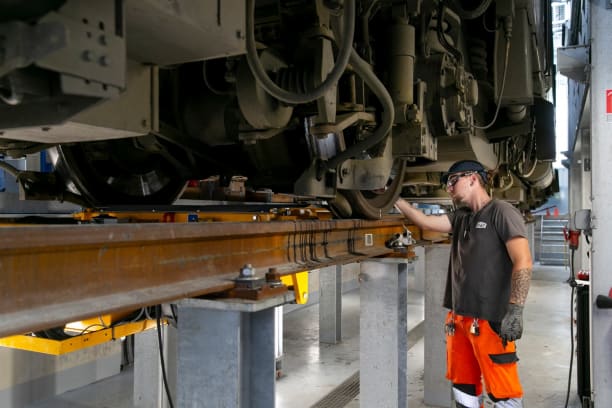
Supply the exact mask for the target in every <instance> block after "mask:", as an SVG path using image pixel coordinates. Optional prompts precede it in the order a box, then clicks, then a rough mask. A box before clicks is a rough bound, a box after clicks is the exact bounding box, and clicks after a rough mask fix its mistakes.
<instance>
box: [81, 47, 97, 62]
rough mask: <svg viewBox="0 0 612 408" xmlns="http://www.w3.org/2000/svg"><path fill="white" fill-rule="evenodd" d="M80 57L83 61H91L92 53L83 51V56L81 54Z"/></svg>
mask: <svg viewBox="0 0 612 408" xmlns="http://www.w3.org/2000/svg"><path fill="white" fill-rule="evenodd" d="M81 57H82V58H83V61H87V62H89V61H92V60H93V58H94V55H93V52H91V50H85V51H83V54H81Z"/></svg>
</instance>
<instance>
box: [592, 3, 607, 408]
mask: <svg viewBox="0 0 612 408" xmlns="http://www.w3.org/2000/svg"><path fill="white" fill-rule="evenodd" d="M587 3H588V4H589V7H590V16H591V38H592V42H591V58H592V60H591V62H592V70H591V107H592V119H591V129H592V132H591V134H592V158H593V160H592V177H593V198H592V200H593V218H594V224H595V225H594V229H593V241H592V250H591V255H592V258H591V259H592V264H593V271H592V274H591V299H594V298H595V296H597V295H600V294H607V293H608V291H609V290H610V288H612V273H610V265H612V251H610V231H612V212H610V203H612V178H611V177H610V151H612V139H611V138H610V135H611V134H612V122H611V120H612V119H610V118H607V116H609V115H606V90H607V89H610V88H612V70H610V54H611V53H610V51H611V50H612V9H607V8H606V3H608V2H607V1H606V2H604V1H591V2H587ZM591 307H592V332H591V334H592V336H591V342H592V344H591V346H592V353H591V356H592V357H591V359H592V379H593V381H592V382H593V384H592V386H593V396H594V401H595V407H598V408H599V407H604V406H609V405H610V401H612V387H610V383H611V382H612V357H611V356H610V345H611V344H612V310H609V309H598V308H596V307H595V305H594V304H592V306H591Z"/></svg>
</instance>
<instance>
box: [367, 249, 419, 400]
mask: <svg viewBox="0 0 612 408" xmlns="http://www.w3.org/2000/svg"><path fill="white" fill-rule="evenodd" d="M407 269H408V268H407V261H406V260H400V259H381V260H367V261H364V262H362V263H361V274H360V277H361V288H360V301H361V311H360V318H359V326H360V336H359V337H360V343H359V347H360V349H359V356H360V363H359V364H360V378H359V380H360V397H359V403H360V406H361V407H367V408H370V407H377V408H397V407H402V408H403V407H406V405H407V403H408V399H407V398H408V396H407V378H406V370H407V353H408V327H407V317H408V316H407V314H408V304H407V294H408V285H407Z"/></svg>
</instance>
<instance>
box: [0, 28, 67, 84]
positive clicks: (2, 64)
mask: <svg viewBox="0 0 612 408" xmlns="http://www.w3.org/2000/svg"><path fill="white" fill-rule="evenodd" d="M67 37H68V34H67V28H66V27H65V26H64V25H62V24H60V23H59V22H48V23H41V24H37V25H34V26H32V25H28V24H25V23H22V22H20V21H11V22H8V23H4V24H0V77H2V76H4V75H6V74H7V73H9V72H11V71H13V70H15V69H18V68H23V67H27V66H28V65H30V64H32V63H33V62H34V61H37V60H39V59H41V58H43V57H45V56H47V55H49V54H51V53H53V52H56V51H58V50H60V49H62V48H65V47H66V45H67Z"/></svg>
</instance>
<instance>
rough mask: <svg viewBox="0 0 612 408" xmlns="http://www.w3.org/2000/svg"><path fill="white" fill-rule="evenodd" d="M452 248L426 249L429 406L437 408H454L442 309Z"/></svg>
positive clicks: (426, 386)
mask: <svg viewBox="0 0 612 408" xmlns="http://www.w3.org/2000/svg"><path fill="white" fill-rule="evenodd" d="M449 254H450V245H448V244H442V245H432V246H428V247H427V248H426V249H425V276H427V279H425V336H424V337H425V338H424V341H425V351H424V358H425V373H424V379H423V384H424V400H425V404H427V405H429V406H434V407H444V408H448V407H450V406H451V384H450V382H449V381H448V380H447V379H446V344H445V338H444V330H443V328H444V321H445V318H446V312H447V311H446V310H445V309H444V308H443V307H442V300H443V299H444V289H445V283H446V275H447V271H448V257H449Z"/></svg>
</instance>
